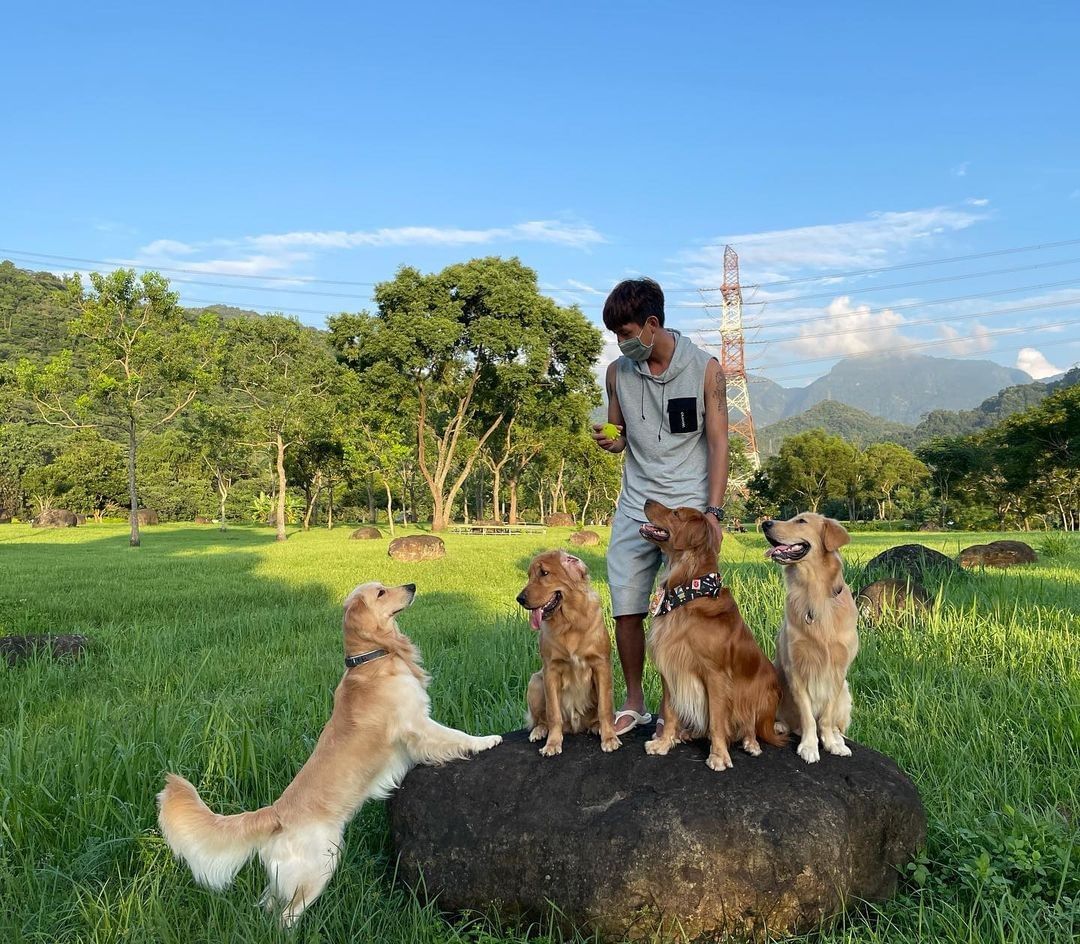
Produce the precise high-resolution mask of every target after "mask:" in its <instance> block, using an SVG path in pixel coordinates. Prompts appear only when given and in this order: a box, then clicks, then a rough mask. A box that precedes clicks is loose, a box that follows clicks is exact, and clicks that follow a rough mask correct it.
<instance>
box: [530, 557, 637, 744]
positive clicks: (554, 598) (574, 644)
mask: <svg viewBox="0 0 1080 944" xmlns="http://www.w3.org/2000/svg"><path fill="white" fill-rule="evenodd" d="M517 601H518V603H520V604H521V605H522V606H523V607H525V609H527V610H529V612H530V617H529V625H530V626H532V628H533V629H534V630H537V631H538V632H539V633H540V658H541V659H542V660H543V665H544V667H543V668H542V669H541V670H540V671H539V672H536V673H534V674H533V676H532V678H531V679H529V690H528V695H527V700H528V705H529V713H528V717H527V720H526V723H527V724H528V725H529V727H530V728H532V731H531V732H530V733H529V740H530V741H539V740H541V739H543V738H547V741H546V743H545V744H544V746H543V747H542V748H541V749H540V753H541V754H542V755H543V756H544V757H553V756H554V755H555V754H561V753H562V743H563V732H564V731H569V732H570V734H580V733H582V732H583V731H590V732H592V733H593V734H596V733H597V731H599V733H600V747H601V748H602V749H603V750H605V751H614V750H618V748H619V747H620V746H621V744H622V742H621V741H620V740H619V737H618V735H616V733H615V707H614V700H613V697H612V692H611V640H610V639H609V638H608V633H607V628H606V627H605V626H604V615H603V613H602V612H601V610H600V598H599V597H598V596H597V595H596V591H595V590H593V588H592V586H591V585H590V584H589V570H588V568H587V567H586V566H585V564H584V562H583V561H582V560H581V559H580V558H577V557H574V556H573V555H572V554H567V553H566V552H565V551H547V552H546V553H544V554H539V555H537V557H535V558H534V559H533V561H532V563H531V564H529V582H528V583H527V584H525V588H524V589H523V590H522V591H521V593H519V594H518V596H517Z"/></svg>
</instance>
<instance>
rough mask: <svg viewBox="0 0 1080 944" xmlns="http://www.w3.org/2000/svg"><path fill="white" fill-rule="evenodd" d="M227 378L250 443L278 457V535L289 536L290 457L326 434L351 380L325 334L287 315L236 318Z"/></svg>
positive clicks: (229, 333)
mask: <svg viewBox="0 0 1080 944" xmlns="http://www.w3.org/2000/svg"><path fill="white" fill-rule="evenodd" d="M225 383H226V386H227V387H228V388H230V389H232V390H234V391H235V393H236V395H237V397H238V398H239V401H240V409H241V410H242V411H243V412H244V413H245V414H246V417H247V421H248V422H247V430H246V433H245V444H246V445H247V446H249V447H252V448H255V447H263V448H269V449H270V450H271V451H272V454H273V456H274V467H275V473H276V481H277V495H276V501H275V508H274V521H275V524H276V526H277V539H278V540H279V541H284V540H285V537H286V535H285V517H286V516H285V505H286V490H287V488H288V481H287V478H286V473H285V459H286V456H287V455H290V454H291V452H292V451H293V450H295V449H296V448H297V447H299V446H302V445H304V444H306V443H310V442H315V441H317V440H319V439H322V438H325V437H326V435H327V432H328V431H329V430H330V429H331V427H332V414H333V409H334V399H335V395H336V393H337V392H338V391H339V390H340V388H341V387H342V386H343V384H344V383H345V377H344V376H343V373H342V370H341V368H339V367H338V365H337V362H336V361H335V359H334V356H333V353H332V352H331V350H330V348H329V347H328V346H327V344H326V342H325V340H324V339H323V337H322V336H321V335H320V334H319V333H318V332H316V331H315V330H314V329H311V328H306V327H304V326H303V325H301V324H300V323H299V322H298V321H295V320H294V319H292V318H287V317H285V316H284V315H267V316H265V317H263V318H252V319H236V320H234V321H232V322H230V323H229V325H228V330H227V332H226V353H225Z"/></svg>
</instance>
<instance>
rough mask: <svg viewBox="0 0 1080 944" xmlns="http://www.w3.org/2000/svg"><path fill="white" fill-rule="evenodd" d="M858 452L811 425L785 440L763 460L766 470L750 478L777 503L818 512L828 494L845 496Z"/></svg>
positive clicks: (838, 497) (781, 505) (839, 496)
mask: <svg viewBox="0 0 1080 944" xmlns="http://www.w3.org/2000/svg"><path fill="white" fill-rule="evenodd" d="M858 456H859V453H858V450H857V449H856V448H855V447H854V446H852V445H850V444H849V443H846V442H844V441H843V440H842V439H841V438H840V437H839V436H829V435H828V434H827V433H825V431H824V430H820V429H814V430H810V431H809V432H806V433H799V434H798V435H796V436H791V437H789V438H788V439H786V440H784V443H783V445H781V447H780V452H779V453H778V454H777V455H775V456H773V457H772V458H770V459H769V460H768V462H766V464H765V470H764V471H765V474H764V475H762V476H756V477H755V478H754V479H753V480H752V481H753V482H754V487H755V488H763V489H765V490H766V495H767V497H768V498H770V499H771V500H772V501H774V502H775V503H776V504H777V505H778V506H780V507H788V508H792V509H793V510H794V511H799V510H802V511H812V512H817V511H818V510H819V509H820V508H821V506H822V505H823V504H824V503H825V502H826V501H827V500H829V499H830V498H833V499H842V500H846V499H847V496H848V483H849V482H850V481H851V478H852V476H853V474H854V472H855V464H856V462H857V461H858ZM795 499H798V501H797V502H795ZM793 502H794V505H793V504H792V503H793Z"/></svg>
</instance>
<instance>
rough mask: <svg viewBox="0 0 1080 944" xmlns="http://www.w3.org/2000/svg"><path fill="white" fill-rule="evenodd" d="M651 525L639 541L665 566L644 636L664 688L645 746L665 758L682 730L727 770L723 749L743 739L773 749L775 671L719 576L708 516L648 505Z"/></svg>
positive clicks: (752, 746) (751, 749)
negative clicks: (705, 742) (658, 730)
mask: <svg viewBox="0 0 1080 944" xmlns="http://www.w3.org/2000/svg"><path fill="white" fill-rule="evenodd" d="M645 515H646V517H647V518H648V519H649V522H648V523H647V524H643V525H642V526H641V536H642V537H643V538H645V539H646V540H647V541H652V542H653V543H654V544H657V545H659V546H660V547H661V548H662V549H663V551H664V554H665V556H666V557H667V560H668V572H667V579H666V580H665V581H664V585H663V587H662V588H661V589H660V591H658V593H657V598H656V601H655V603H654V606H653V619H652V627H651V629H650V631H649V652H650V654H651V655H652V659H653V662H654V663H655V664H656V667H657V669H658V670H659V671H660V678H661V680H662V682H663V685H664V712H663V720H664V732H663V734H661V735H656V736H654V737H653V738H652V739H651V740H650V741H649V742H648V743H646V745H645V750H646V751H647V752H648V753H650V754H661V755H662V754H666V753H667V752H668V751H669V750H671V748H672V746H673V745H674V744H675V743H676V741H678V740H679V739H680V737H681V735H682V732H683V731H684V730H685V733H686V734H688V735H689V736H691V737H702V736H704V735H706V734H708V736H709V739H710V742H711V745H710V751H709V759H708V760H707V761H706V763H707V764H708V765H709V767H710V768H712V769H713V770H727V769H728V768H729V767H731V766H732V763H731V755H730V754H729V753H728V745H730V744H731V743H732V742H733V741H737V740H741V741H742V746H743V750H745V751H746V752H747V753H749V754H752V755H754V756H757V755H759V754H760V753H761V745H760V744H759V743H758V739H759V738H760V739H761V740H762V741H765V742H766V743H768V744H773V745H775V746H777V747H779V746H781V745H783V744H784V743H785V739H784V738H783V737H782V736H780V735H778V734H777V733H776V731H775V730H774V724H775V722H776V708H777V705H778V704H779V702H780V682H779V679H778V678H777V675H776V669H774V668H773V665H772V663H771V662H769V660H768V659H766V658H765V654H764V653H763V652H762V651H761V648H760V647H759V646H758V644H757V641H756V640H755V639H754V637H753V636H752V635H751V633H750V630H749V629H747V627H746V623H744V622H743V619H742V616H741V615H740V613H739V608H738V606H736V605H735V599H734V598H733V597H732V595H731V591H730V590H728V589H727V587H724V586H723V584H722V581H721V579H720V574H719V573H718V572H717V555H718V553H719V550H720V548H719V547H718V546H717V543H716V538H715V537H714V534H713V531H712V529H711V528H710V527H709V524H708V522H707V521H706V520H705V516H704V515H703V514H702V513H701V512H700V511H696V510H695V509H693V508H676V509H674V510H672V509H670V508H666V507H665V506H664V505H662V504H660V502H658V501H652V500H649V501H647V502H646V503H645Z"/></svg>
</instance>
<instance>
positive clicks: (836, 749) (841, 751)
mask: <svg viewBox="0 0 1080 944" xmlns="http://www.w3.org/2000/svg"><path fill="white" fill-rule="evenodd" d="M825 750H827V751H828V752H829V753H830V754H835V755H836V756H837V757H850V756H851V748H850V747H848V746H847V745H846V744H845V743H844V739H843V738H840V737H838V738H836V739H835V740H832V739H830V740H829V741H827V742H826V743H825Z"/></svg>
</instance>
